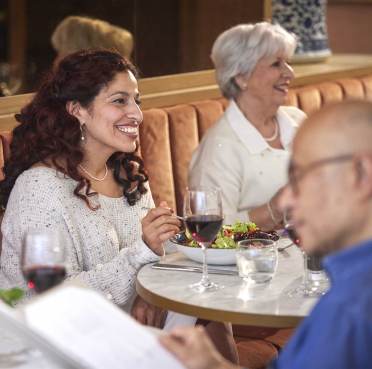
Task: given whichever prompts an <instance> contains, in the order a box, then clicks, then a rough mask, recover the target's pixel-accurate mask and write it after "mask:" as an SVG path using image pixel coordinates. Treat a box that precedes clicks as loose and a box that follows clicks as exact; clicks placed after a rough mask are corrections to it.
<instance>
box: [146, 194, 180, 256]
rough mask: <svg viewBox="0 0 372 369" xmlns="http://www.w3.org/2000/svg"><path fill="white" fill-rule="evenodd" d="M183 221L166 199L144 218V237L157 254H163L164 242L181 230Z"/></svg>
mask: <svg viewBox="0 0 372 369" xmlns="http://www.w3.org/2000/svg"><path fill="white" fill-rule="evenodd" d="M180 225H181V222H180V221H179V220H178V219H177V218H176V217H175V216H173V211H172V210H171V209H170V208H169V207H168V204H167V203H166V202H165V201H162V202H161V203H160V206H159V207H157V208H154V209H151V210H150V211H149V212H148V213H147V215H146V216H145V217H144V218H143V219H142V238H143V241H144V242H145V243H146V245H147V246H148V247H149V248H150V249H151V250H152V251H153V252H155V253H156V254H158V255H162V254H163V242H164V241H166V240H168V239H169V238H171V237H172V236H174V235H175V234H176V233H178V232H179V230H180Z"/></svg>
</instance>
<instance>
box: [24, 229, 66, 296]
mask: <svg viewBox="0 0 372 369" xmlns="http://www.w3.org/2000/svg"><path fill="white" fill-rule="evenodd" d="M65 257H66V254H65V248H64V247H63V244H62V242H61V238H60V235H59V232H58V231H54V230H38V229H36V230H32V231H30V232H28V233H27V234H26V235H25V238H24V240H23V250H22V271H23V275H24V277H25V279H26V281H27V286H28V288H29V289H31V290H33V291H35V292H36V293H41V292H44V291H46V290H48V289H49V288H52V287H54V286H56V285H57V284H59V283H61V282H62V281H63V280H64V278H65V276H66V269H65Z"/></svg>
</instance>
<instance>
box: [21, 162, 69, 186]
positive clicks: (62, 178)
mask: <svg viewBox="0 0 372 369" xmlns="http://www.w3.org/2000/svg"><path fill="white" fill-rule="evenodd" d="M71 183H72V180H71V178H69V177H67V176H66V175H64V174H63V173H61V172H59V171H57V170H56V169H55V168H51V167H47V166H35V167H31V168H29V169H26V170H25V171H24V172H22V173H21V174H20V175H19V176H18V178H17V180H16V183H15V187H17V188H34V189H37V190H38V191H48V192H50V191H51V190H58V191H60V190H61V189H62V188H69V187H70V186H71Z"/></svg>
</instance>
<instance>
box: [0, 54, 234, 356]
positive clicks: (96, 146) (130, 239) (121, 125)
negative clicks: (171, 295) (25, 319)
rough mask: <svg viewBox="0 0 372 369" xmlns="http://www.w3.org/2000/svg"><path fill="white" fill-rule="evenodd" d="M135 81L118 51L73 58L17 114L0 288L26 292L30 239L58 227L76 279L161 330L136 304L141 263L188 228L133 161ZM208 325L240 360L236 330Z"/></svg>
mask: <svg viewBox="0 0 372 369" xmlns="http://www.w3.org/2000/svg"><path fill="white" fill-rule="evenodd" d="M135 75H136V71H135V69H134V67H133V66H132V65H131V64H130V63H129V62H128V61H127V60H126V59H125V58H123V57H122V56H121V55H119V54H117V53H115V52H111V51H93V50H92V51H80V52H76V53H74V54H70V55H69V56H66V57H65V58H64V59H62V60H61V61H60V62H59V63H58V65H57V66H56V69H55V70H54V71H53V72H51V74H50V75H49V76H47V77H46V79H45V80H44V82H43V83H42V85H41V87H40V89H39V91H38V92H37V93H36V95H35V97H34V98H33V100H32V101H31V102H30V103H29V104H28V105H27V106H26V107H25V108H23V109H22V111H21V114H18V115H17V116H16V119H17V120H18V122H19V123H20V124H19V125H18V126H17V127H16V128H15V129H14V131H13V138H12V143H11V155H10V157H9V159H8V160H7V161H6V163H5V166H4V174H5V179H4V180H3V181H1V182H0V205H1V206H2V207H3V208H5V209H6V210H5V215H4V219H3V222H2V233H3V239H2V254H1V269H0V287H5V288H6V287H11V286H20V287H23V288H26V284H25V280H24V278H23V276H22V272H21V267H20V255H21V245H22V239H23V236H24V234H25V233H26V232H27V231H28V230H31V229H35V228H37V229H43V228H44V229H45V228H55V229H58V230H59V231H60V232H61V233H62V235H63V237H64V243H65V245H66V248H67V250H68V255H69V259H68V265H69V268H68V270H67V272H68V278H77V279H80V280H82V281H83V282H85V283H86V284H87V285H88V286H90V287H92V288H93V289H95V290H98V291H100V292H102V293H104V294H105V295H106V296H109V297H110V298H111V299H112V300H113V302H115V303H116V304H119V305H123V306H124V307H125V309H126V310H128V309H129V308H130V307H131V313H132V315H133V316H134V317H135V318H136V319H137V320H139V321H140V322H141V323H144V324H148V325H156V326H159V327H160V326H162V325H163V323H164V320H165V315H166V314H165V312H163V311H161V310H159V309H157V308H155V307H152V306H150V305H148V304H146V303H145V302H144V301H142V300H141V299H140V298H137V299H136V301H135V302H134V304H133V306H131V305H132V303H133V299H134V296H135V293H134V282H135V276H136V273H137V271H138V269H139V268H140V267H141V266H142V265H143V264H146V263H149V262H151V261H155V260H157V259H158V255H160V254H162V253H163V248H162V243H163V242H164V241H165V240H167V239H169V238H170V237H171V236H173V235H174V234H175V233H176V232H178V231H179V225H180V223H179V221H178V220H177V218H175V217H174V216H172V211H171V210H170V209H169V208H168V207H167V204H166V203H165V202H163V203H161V204H160V206H159V207H157V208H155V205H154V203H153V200H152V197H151V193H150V189H149V187H148V183H147V180H148V178H147V175H146V172H145V170H144V167H143V162H142V160H141V159H140V158H139V157H138V156H137V155H136V154H135V152H136V148H137V139H138V133H139V132H138V130H139V125H140V124H141V122H142V118H143V117H142V112H141V110H140V108H139V92H138V86H137V81H136V78H135ZM148 208H152V209H151V210H150V211H149V212H148V213H147V214H146V212H147V211H146V210H145V209H148ZM3 285H4V286H3ZM28 294H29V292H28ZM166 319H167V320H166V328H167V329H170V328H172V326H175V325H180V324H182V325H184V324H188V325H190V324H191V325H193V324H195V322H196V318H193V317H186V316H183V315H181V314H176V313H168V315H167V318H166ZM200 323H203V324H206V328H207V331H208V332H209V334H210V336H211V338H212V339H213V341H214V342H215V344H216V346H217V348H218V349H219V351H220V352H221V353H222V354H223V355H224V356H225V357H227V358H229V359H230V360H233V361H236V360H237V357H236V349H235V345H234V342H233V338H232V333H231V327H230V326H229V325H225V324H223V323H218V322H201V321H200Z"/></svg>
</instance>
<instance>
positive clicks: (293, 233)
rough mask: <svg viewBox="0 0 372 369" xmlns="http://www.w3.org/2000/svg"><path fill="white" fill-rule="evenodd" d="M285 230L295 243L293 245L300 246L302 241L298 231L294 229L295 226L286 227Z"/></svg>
mask: <svg viewBox="0 0 372 369" xmlns="http://www.w3.org/2000/svg"><path fill="white" fill-rule="evenodd" d="M285 230H286V232H287V234H288V237H289V238H290V239H291V240H292V241H293V243H294V244H295V245H297V246H300V244H301V240H300V237H299V236H298V234H297V232H296V230H295V229H294V227H293V226H286V227H285Z"/></svg>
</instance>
